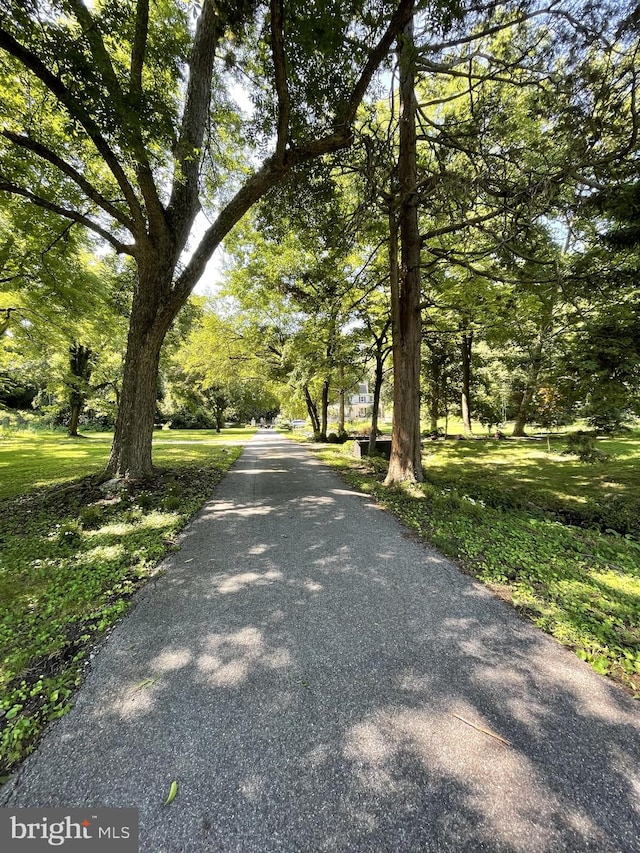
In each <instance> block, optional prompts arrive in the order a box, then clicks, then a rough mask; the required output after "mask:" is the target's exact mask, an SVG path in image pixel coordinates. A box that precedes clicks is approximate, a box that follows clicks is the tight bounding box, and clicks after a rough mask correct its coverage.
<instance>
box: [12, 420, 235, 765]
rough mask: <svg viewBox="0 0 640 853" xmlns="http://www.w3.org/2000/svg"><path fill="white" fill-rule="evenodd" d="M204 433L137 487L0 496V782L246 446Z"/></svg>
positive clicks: (81, 485) (78, 485)
mask: <svg viewBox="0 0 640 853" xmlns="http://www.w3.org/2000/svg"><path fill="white" fill-rule="evenodd" d="M248 435H249V433H245V438H246V437H248ZM185 440H186V439H185V437H184V436H182V437H181V438H180V441H181V442H183V441H185ZM200 440H201V441H202V442H203V443H202V444H199V445H198V444H194V445H192V446H190V447H188V446H186V445H183V444H181V445H180V447H179V454H178V453H177V454H175V455H179V458H180V460H181V461H180V462H176V461H173V462H170V467H168V468H166V469H164V470H163V471H162V472H161V473H159V474H158V476H157V477H156V478H155V480H154V481H153V482H151V483H147V484H146V485H145V486H144V487H134V486H130V487H128V488H126V489H123V490H119V491H115V492H107V493H104V491H103V490H101V488H100V478H99V477H97V476H95V475H90V476H85V477H84V478H82V479H80V480H75V481H73V482H72V483H71V484H70V485H68V484H67V485H64V486H59V485H56V486H49V487H45V488H42V489H40V490H39V491H36V492H31V493H27V494H19V495H18V496H16V497H13V498H5V499H4V500H1V501H0V661H1V664H0V697H1V698H0V777H2V781H4V780H5V778H6V775H7V774H8V773H10V772H11V771H12V770H13V769H14V768H15V767H16V766H17V764H18V763H19V762H20V761H21V760H22V759H23V758H24V757H25V756H26V755H27V754H28V753H29V752H30V751H31V750H32V749H33V748H34V746H35V744H36V742H37V740H38V738H39V736H40V734H41V733H42V730H43V728H44V727H45V725H46V724H47V723H48V722H49V721H51V720H54V719H56V718H58V717H60V716H62V715H63V714H64V713H66V711H67V710H68V708H69V703H70V699H71V697H72V694H73V692H74V690H75V689H76V687H77V686H78V685H79V684H80V681H81V679H82V674H83V670H84V667H85V664H86V660H87V654H88V651H89V650H90V649H91V647H92V645H93V644H94V643H95V642H96V641H97V640H98V639H99V638H100V637H101V636H102V635H103V634H104V632H105V631H106V630H107V629H108V628H109V627H110V626H112V625H113V624H114V623H115V622H116V620H118V619H119V618H120V617H121V616H122V615H123V614H124V613H125V611H126V610H127V607H128V606H129V602H130V600H131V598H132V596H133V594H134V593H135V591H136V590H137V589H139V588H140V586H142V585H143V584H144V583H145V582H146V581H147V580H148V579H149V577H150V576H152V575H153V574H154V573H155V572H156V567H157V565H158V563H159V561H160V560H161V559H162V558H163V557H164V556H165V555H166V554H167V553H168V552H170V551H171V550H175V548H176V544H175V537H176V534H177V533H178V532H179V530H180V529H181V528H182V527H183V526H184V525H185V523H186V522H187V520H188V519H189V518H190V517H191V516H192V515H193V514H194V513H195V512H196V511H197V510H198V509H199V508H200V506H201V505H202V504H203V503H204V501H205V500H207V499H208V498H209V497H210V496H211V493H212V491H213V488H214V487H215V485H216V484H217V483H218V482H219V481H220V480H221V479H222V477H223V476H224V473H225V472H226V470H227V469H228V468H229V467H230V466H231V464H232V463H233V462H234V461H235V459H237V457H238V456H239V455H240V453H241V451H242V448H241V447H240V446H231V447H222V446H220V445H219V444H218V445H217V446H216V442H215V441H214V442H213V443H212V442H211V441H206V440H205V438H204V437H203V436H202V435H200ZM172 449H173V450H177V448H176V446H175V445H171V446H169V445H167V446H166V447H165V450H167V451H169V452H168V453H165V454H164V459H165V460H167V459H168V460H171V457H172V456H173V455H174V454H173V453H172V452H171V451H172ZM155 458H156V460H158V458H159V459H160V461H162V460H163V454H162V453H160V454H158V453H156V457H155ZM80 470H82V467H81V468H80Z"/></svg>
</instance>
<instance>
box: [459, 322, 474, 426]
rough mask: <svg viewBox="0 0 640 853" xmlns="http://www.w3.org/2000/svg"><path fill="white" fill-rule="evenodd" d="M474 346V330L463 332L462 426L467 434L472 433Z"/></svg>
mask: <svg viewBox="0 0 640 853" xmlns="http://www.w3.org/2000/svg"><path fill="white" fill-rule="evenodd" d="M472 347H473V332H463V333H462V341H461V350H462V393H461V395H460V396H461V408H462V428H463V429H464V433H465V435H471V350H472Z"/></svg>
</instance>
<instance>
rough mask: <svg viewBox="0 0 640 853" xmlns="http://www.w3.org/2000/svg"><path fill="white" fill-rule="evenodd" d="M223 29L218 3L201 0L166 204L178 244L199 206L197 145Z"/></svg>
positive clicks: (205, 114)
mask: <svg viewBox="0 0 640 853" xmlns="http://www.w3.org/2000/svg"><path fill="white" fill-rule="evenodd" d="M223 33H224V21H223V20H222V18H221V17H220V15H219V14H218V10H217V3H215V0H204V2H203V5H202V12H201V13H200V17H199V18H198V23H197V26H196V33H195V37H194V41H193V50H192V53H191V59H190V61H189V83H188V85H187V95H186V99H185V106H184V112H183V115H182V124H181V128H180V135H179V138H178V142H177V145H176V150H175V156H176V162H175V168H174V175H173V188H172V192H171V199H170V201H169V207H168V214H169V216H170V218H171V219H172V221H173V224H174V227H176V229H177V231H178V233H177V235H176V239H177V242H178V244H179V245H181V244H182V243H183V242H184V240H186V238H187V236H188V234H189V231H190V230H191V225H192V222H193V219H194V217H195V215H196V213H197V211H198V209H199V204H200V203H199V200H198V177H199V171H200V159H201V157H200V149H201V148H202V142H203V139H204V133H205V130H206V126H207V118H208V115H209V103H210V99H211V77H212V75H213V63H214V60H215V51H216V47H217V45H218V42H219V41H220V38H221V37H222V35H223Z"/></svg>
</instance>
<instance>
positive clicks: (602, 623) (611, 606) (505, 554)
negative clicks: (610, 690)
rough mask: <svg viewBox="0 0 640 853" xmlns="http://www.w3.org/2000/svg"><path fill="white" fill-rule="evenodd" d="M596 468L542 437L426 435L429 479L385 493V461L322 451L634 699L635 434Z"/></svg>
mask: <svg viewBox="0 0 640 853" xmlns="http://www.w3.org/2000/svg"><path fill="white" fill-rule="evenodd" d="M598 444H599V447H600V448H602V449H603V450H604V449H606V452H607V453H608V454H612V455H614V458H613V459H611V460H610V461H608V462H604V463H598V464H588V463H582V462H579V461H578V460H577V458H576V457H575V456H567V455H563V454H562V453H561V452H560V451H561V448H562V447H563V446H565V445H566V440H565V439H560V438H557V439H554V441H553V442H552V449H551V452H548V451H547V446H546V442H537V441H530V440H509V441H489V440H487V441H484V440H473V441H454V440H450V441H446V442H445V441H438V442H426V443H425V448H424V469H425V476H426V482H425V483H424V484H422V485H421V486H419V487H405V488H394V489H389V488H385V487H384V486H383V484H382V480H383V479H384V475H385V472H386V467H387V465H386V462H385V461H384V460H382V459H372V460H369V459H367V458H364V459H362V460H356V459H355V458H353V457H350V456H349V455H348V450H346V448H343V449H341V448H337V447H325V448H323V449H322V450H320V451H319V452H320V453H321V455H322V457H323V458H324V459H325V460H326V461H327V462H329V463H330V464H332V465H334V466H335V467H337V468H338V469H339V470H341V471H342V473H343V474H344V476H345V477H346V478H347V479H348V481H349V482H350V483H351V484H352V485H354V486H356V487H358V488H360V489H362V490H363V491H365V492H368V493H370V494H372V495H374V496H375V497H376V499H377V500H378V501H379V502H380V504H381V505H382V506H384V507H386V508H387V509H389V510H390V511H391V512H393V513H394V514H396V515H397V516H398V517H399V518H400V519H401V520H402V521H403V522H404V523H405V524H406V525H407V526H408V527H409V528H410V529H412V530H413V531H415V532H416V533H417V534H419V535H420V536H423V537H424V538H425V539H427V540H428V541H429V542H431V543H432V544H434V545H435V546H436V547H438V548H439V549H440V550H441V551H443V552H444V553H445V554H447V555H448V556H450V557H453V558H454V559H455V560H456V561H457V562H458V564H459V565H460V566H461V567H462V568H464V569H465V570H466V571H467V572H469V573H470V574H472V575H474V576H475V577H476V578H478V579H479V580H481V581H483V582H484V583H486V584H487V585H489V586H490V587H491V588H492V589H493V590H494V591H495V592H496V593H497V594H498V595H499V596H500V597H502V598H504V599H505V600H507V601H509V602H511V603H512V604H513V605H514V606H515V607H516V608H517V609H518V611H519V612H520V613H521V614H522V615H523V616H525V617H526V618H528V619H531V620H532V621H533V622H534V623H535V624H536V625H538V626H539V627H540V628H542V629H544V630H545V631H547V632H548V633H550V634H552V635H553V636H555V637H556V638H557V639H558V640H559V641H560V642H562V643H564V644H565V645H567V646H568V647H570V648H572V649H573V650H574V651H575V652H576V654H577V655H578V656H579V657H581V658H582V659H583V660H586V661H588V662H589V663H590V664H591V666H593V668H594V669H595V670H596V671H598V672H600V673H602V674H605V675H608V676H610V677H611V678H613V679H614V680H615V681H617V682H618V683H619V684H622V685H624V686H625V688H627V689H629V690H630V691H632V693H633V694H634V695H635V696H636V697H640V433H635V434H634V435H632V436H629V437H627V438H620V439H607V440H602V441H601V442H599V443H598Z"/></svg>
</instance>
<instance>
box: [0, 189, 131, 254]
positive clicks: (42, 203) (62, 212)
mask: <svg viewBox="0 0 640 853" xmlns="http://www.w3.org/2000/svg"><path fill="white" fill-rule="evenodd" d="M0 192H6V193H11V194H12V195H19V196H22V197H23V198H26V199H28V200H29V201H30V202H32V203H33V204H37V205H38V207H42V208H44V209H45V210H50V211H52V213H57V214H58V215H59V216H63V217H64V218H65V219H71V220H73V221H74V222H79V223H80V224H81V225H84V226H85V227H86V228H89V229H90V230H91V231H94V232H95V233H96V234H99V235H100V236H101V237H102V239H103V240H106V241H107V242H108V243H110V244H111V245H112V246H113V247H114V249H115V250H116V251H117V252H118V253H120V254H125V255H134V254H135V246H131V245H127V244H126V243H122V242H121V241H120V240H118V239H117V238H116V237H114V236H113V234H111V233H110V232H109V231H107V230H106V228H102V226H100V225H98V223H97V222H94V221H93V220H92V219H89V217H88V216H85V215H84V214H82V213H78V211H76V210H70V209H69V208H66V207H61V206H60V205H59V204H55V202H52V201H49V200H48V199H46V198H42V196H39V195H36V194H35V193H32V192H31V190H27V189H25V188H24V187H19V186H17V185H16V184H12V183H9V182H5V181H2V182H0Z"/></svg>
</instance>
